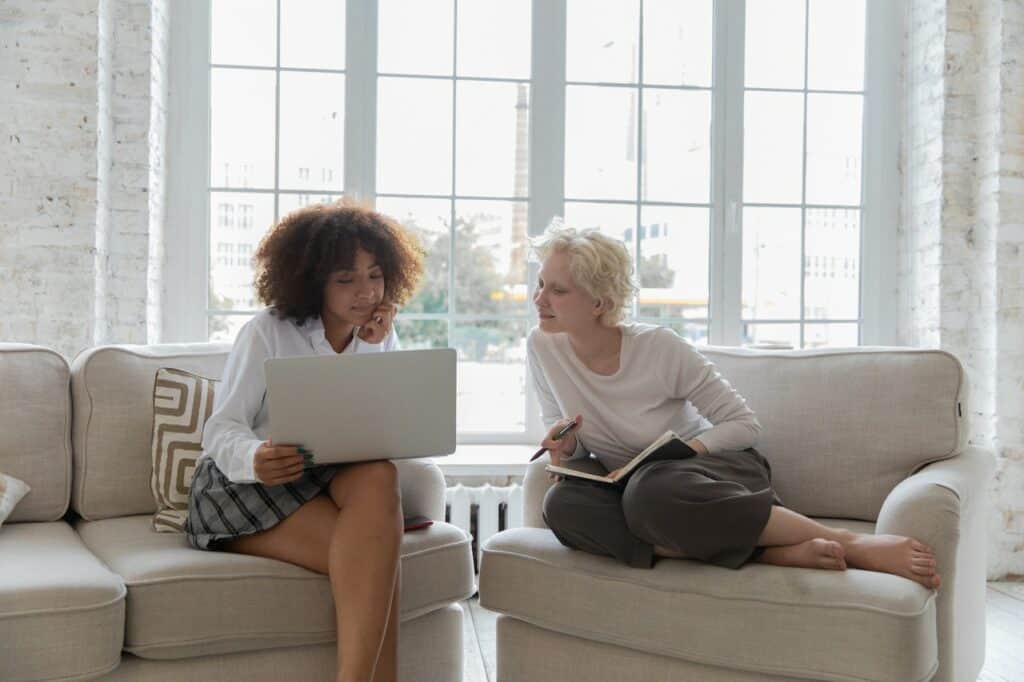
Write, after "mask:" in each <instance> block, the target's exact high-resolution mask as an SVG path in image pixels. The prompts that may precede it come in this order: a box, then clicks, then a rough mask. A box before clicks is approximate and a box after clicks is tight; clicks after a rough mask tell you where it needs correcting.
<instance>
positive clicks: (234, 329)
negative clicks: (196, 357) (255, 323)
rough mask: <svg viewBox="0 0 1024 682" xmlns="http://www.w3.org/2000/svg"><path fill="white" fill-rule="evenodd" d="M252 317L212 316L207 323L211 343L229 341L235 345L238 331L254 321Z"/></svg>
mask: <svg viewBox="0 0 1024 682" xmlns="http://www.w3.org/2000/svg"><path fill="white" fill-rule="evenodd" d="M252 317H253V316H252V315H210V317H209V319H208V320H207V323H206V331H207V334H209V337H210V341H227V342H231V343H234V341H235V337H236V336H238V331H239V330H240V329H241V328H242V327H243V326H245V323H246V322H248V321H249V320H251V319H252Z"/></svg>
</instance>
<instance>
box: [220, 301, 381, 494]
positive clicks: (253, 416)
mask: <svg viewBox="0 0 1024 682" xmlns="http://www.w3.org/2000/svg"><path fill="white" fill-rule="evenodd" d="M356 332H358V329H357V330H356ZM397 348H398V336H397V335H396V334H395V331H394V329H393V328H392V330H391V332H390V333H389V334H388V335H387V336H386V337H385V338H384V340H383V341H381V342H380V343H376V344H374V343H367V342H365V341H363V340H361V339H360V338H359V337H358V336H357V335H356V334H353V337H352V341H351V342H349V344H348V346H346V347H345V350H344V351H342V353H377V352H381V351H389V350H396V349H397ZM296 355H338V353H337V352H335V350H334V348H332V347H331V344H330V342H329V341H328V340H327V337H326V336H325V334H324V325H323V322H322V321H321V320H320V318H312V319H309V320H306V322H305V324H303V325H301V326H300V325H297V324H295V322H294V320H292V319H290V318H279V317H277V316H275V315H273V314H272V313H271V311H270V310H269V309H267V310H263V311H262V312H260V313H257V314H256V316H255V317H253V318H252V319H251V320H249V322H247V323H246V324H245V326H244V327H242V329H241V330H240V331H239V332H238V337H237V338H236V339H235V345H234V347H233V348H232V349H231V353H230V355H228V361H227V364H226V365H225V367H224V374H223V376H222V378H221V382H220V385H218V386H217V389H216V394H215V397H214V401H213V413H212V414H211V415H210V418H209V419H208V420H207V421H206V426H205V428H204V429H203V454H202V457H212V458H213V461H214V462H215V463H216V464H217V468H219V469H220V470H221V471H222V472H223V473H224V475H225V476H227V477H228V478H229V479H230V480H232V481H234V482H235V483H255V482H257V481H258V479H257V478H256V472H255V471H254V469H253V461H254V459H255V457H256V450H257V449H258V448H259V446H260V444H261V443H263V442H264V441H265V440H267V435H268V432H269V430H270V426H269V421H270V414H269V411H268V409H267V401H266V395H267V378H266V375H265V374H264V370H263V363H264V362H265V361H266V360H267V359H269V358H284V357H293V356H296Z"/></svg>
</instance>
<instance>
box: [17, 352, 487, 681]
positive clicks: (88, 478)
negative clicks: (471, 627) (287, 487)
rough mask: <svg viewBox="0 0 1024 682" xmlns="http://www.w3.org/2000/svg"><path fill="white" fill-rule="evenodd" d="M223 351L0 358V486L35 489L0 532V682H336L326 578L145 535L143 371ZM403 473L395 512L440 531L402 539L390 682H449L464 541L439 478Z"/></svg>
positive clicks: (200, 368)
mask: <svg viewBox="0 0 1024 682" xmlns="http://www.w3.org/2000/svg"><path fill="white" fill-rule="evenodd" d="M227 351H228V347H226V346H223V345H214V344H196V345H168V346H108V347H102V348H95V349H92V350H89V351H87V352H85V353H82V354H81V355H79V356H78V358H76V359H75V361H74V363H73V365H72V366H71V367H69V366H68V363H67V362H66V361H65V360H64V358H62V357H61V356H60V355H58V354H57V353H55V352H53V351H50V350H47V349H45V348H41V347H38V346H25V345H15V344H0V471H4V472H5V473H9V474H11V475H13V476H15V477H17V478H20V479H22V480H24V481H25V482H27V483H28V484H29V485H30V486H31V487H32V492H31V493H30V494H29V495H28V496H26V497H25V499H23V500H22V501H21V503H20V504H19V505H18V506H17V507H16V508H15V510H14V513H13V515H12V516H11V517H10V518H9V519H8V520H7V522H6V523H4V525H3V526H2V527H0V680H4V681H5V682H15V681H22V680H79V679H92V678H97V677H99V678H102V679H109V680H192V679H195V680H236V679H239V680H241V679H245V680H275V681H277V680H282V679H301V680H332V679H334V666H335V653H334V652H335V648H334V644H333V642H334V607H333V603H332V599H331V592H330V587H329V584H328V582H327V580H326V578H325V577H323V576H321V575H318V574H315V573H312V572H310V571H307V570H305V569H302V568H299V567H297V566H292V565H290V564H285V563H282V562H277V561H272V560H268V559H261V558H257V557H247V556H237V555H231V554H224V553H218V552H200V551H197V550H193V549H191V548H189V547H188V546H187V544H186V541H185V538H184V536H182V535H179V534H168V533H156V532H154V531H153V530H152V528H151V525H150V519H151V514H152V512H153V510H154V503H153V495H152V492H151V490H150V474H151V469H152V467H151V463H150V457H151V455H150V429H151V422H152V418H153V414H152V392H153V377H154V374H155V372H156V370H157V369H158V368H159V367H178V368H182V369H186V370H191V371H194V372H197V373H200V374H204V375H206V376H214V377H216V376H219V374H220V372H221V369H222V367H223V364H224V361H225V359H226V357H227ZM398 466H399V472H400V477H401V487H402V496H403V506H404V509H405V512H406V513H407V514H423V515H426V516H428V517H430V518H433V519H435V521H436V523H434V525H433V526H431V527H430V528H429V529H426V530H422V531H416V532H412V533H408V534H406V536H405V538H404V542H403V547H402V623H401V630H400V652H399V655H400V677H401V679H403V680H406V681H409V682H412V681H416V682H419V681H423V680H437V681H441V680H444V681H446V682H454V681H455V680H460V679H461V678H462V627H463V624H462V618H463V614H462V610H461V608H460V606H459V604H458V602H459V601H460V600H462V599H465V598H467V597H468V596H470V595H471V594H472V593H473V592H474V576H473V565H472V558H471V555H470V540H469V538H468V537H467V536H466V534H465V533H463V532H462V531H461V530H459V529H457V528H455V527H454V526H451V525H449V524H447V523H444V513H445V509H444V479H443V477H442V475H441V472H440V470H439V469H438V468H437V466H436V465H434V464H433V463H431V462H429V461H421V460H414V461H404V462H400V463H399V465H398ZM69 503H70V509H69Z"/></svg>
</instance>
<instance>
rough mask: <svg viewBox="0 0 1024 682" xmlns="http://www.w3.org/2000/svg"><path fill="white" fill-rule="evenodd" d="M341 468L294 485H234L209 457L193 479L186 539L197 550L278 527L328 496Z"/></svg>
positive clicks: (319, 471) (315, 470) (309, 474)
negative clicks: (296, 511) (302, 507)
mask: <svg viewBox="0 0 1024 682" xmlns="http://www.w3.org/2000/svg"><path fill="white" fill-rule="evenodd" d="M341 466H342V465H325V466H317V467H312V468H310V469H307V470H306V471H305V472H303V474H302V478H299V479H298V480H296V481H292V482H291V483H284V484H281V485H273V486H266V485H263V484H262V483H232V482H231V481H230V480H228V477H227V476H225V475H224V474H223V473H221V470H220V469H219V468H218V467H217V465H216V463H215V462H214V461H213V459H212V458H210V457H203V458H201V459H200V460H199V463H198V465H197V466H196V471H195V474H194V475H193V477H192V489H191V491H190V492H189V497H188V519H187V520H186V521H185V535H186V536H187V538H188V543H189V544H190V545H192V546H193V547H195V548H196V549H216V548H217V545H218V544H219V543H221V542H224V541H225V540H233V539H235V538H237V537H240V536H242V535H251V534H252V533H258V532H260V531H264V530H268V529H270V528H273V527H274V526H276V525H277V524H278V523H280V522H281V521H283V520H284V519H286V518H287V517H288V516H289V515H290V514H292V513H294V512H295V510H297V509H298V508H299V507H301V506H302V505H304V504H305V503H307V502H309V501H310V500H312V499H313V498H314V497H316V496H317V495H319V494H320V493H321V492H323V490H324V488H326V487H327V486H328V484H329V483H330V482H331V479H332V478H334V474H336V473H337V472H338V469H339V468H340V467H341Z"/></svg>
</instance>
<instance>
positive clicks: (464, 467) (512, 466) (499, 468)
mask: <svg viewBox="0 0 1024 682" xmlns="http://www.w3.org/2000/svg"><path fill="white" fill-rule="evenodd" d="M536 451H537V448H535V447H534V446H532V445H514V444H512V445H510V444H507V443H503V444H495V445H488V444H480V443H460V444H459V445H458V446H457V447H456V449H455V452H454V453H453V454H451V455H448V456H447V457H435V458H434V463H435V464H437V466H439V467H440V468H441V472H442V473H444V475H445V476H523V475H525V474H526V465H527V464H528V463H529V461H530V457H531V456H532V455H533V453H534V452H536Z"/></svg>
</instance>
